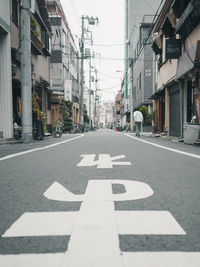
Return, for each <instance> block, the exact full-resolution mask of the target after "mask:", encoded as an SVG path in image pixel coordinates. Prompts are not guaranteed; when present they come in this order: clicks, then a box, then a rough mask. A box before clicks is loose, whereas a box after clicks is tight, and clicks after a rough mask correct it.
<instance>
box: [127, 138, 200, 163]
mask: <svg viewBox="0 0 200 267" xmlns="http://www.w3.org/2000/svg"><path fill="white" fill-rule="evenodd" d="M124 135H126V136H128V137H130V138H132V139H134V140H137V141H139V142H142V143H145V144H149V145H152V146H155V147H159V148H162V149H165V150H169V151H172V152H175V153H179V154H182V155H185V156H189V157H193V158H196V159H200V155H197V154H193V153H188V152H184V151H181V150H178V149H174V148H170V147H166V146H161V145H158V144H155V143H151V142H149V141H146V140H143V139H141V138H137V137H134V136H132V135H129V134H124Z"/></svg>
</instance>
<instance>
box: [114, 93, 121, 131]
mask: <svg viewBox="0 0 200 267" xmlns="http://www.w3.org/2000/svg"><path fill="white" fill-rule="evenodd" d="M120 125H121V92H118V94H117V95H116V98H115V105H114V127H115V128H116V127H119V126H120Z"/></svg>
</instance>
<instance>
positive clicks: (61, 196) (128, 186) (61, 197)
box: [44, 180, 153, 201]
mask: <svg viewBox="0 0 200 267" xmlns="http://www.w3.org/2000/svg"><path fill="white" fill-rule="evenodd" d="M113 184H121V185H124V187H125V190H126V192H125V193H120V194H113V193H112V185H113ZM88 186H89V187H90V188H93V193H91V192H90V194H89V195H88V194H86V193H85V194H83V195H76V194H72V193H71V192H70V191H68V190H67V189H66V188H65V187H64V186H62V185H61V184H59V183H58V182H54V183H53V184H52V185H51V186H50V187H49V188H48V189H47V190H46V191H45V192H44V196H45V197H46V198H48V199H51V200H57V201H109V200H110V201H123V200H125V201H126V200H135V199H141V198H147V197H150V196H151V195H153V190H152V189H151V187H150V186H149V185H148V184H145V183H142V182H137V181H132V180H90V181H89V182H88Z"/></svg>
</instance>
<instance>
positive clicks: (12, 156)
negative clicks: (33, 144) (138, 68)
mask: <svg viewBox="0 0 200 267" xmlns="http://www.w3.org/2000/svg"><path fill="white" fill-rule="evenodd" d="M83 136H84V135H79V136H76V137H73V138H71V139H68V140H65V141H62V142H59V143H55V144H51V145H48V146H44V147H38V148H34V149H30V150H26V151H23V152H19V153H15V154H12V155H8V156H5V157H2V158H0V161H3V160H6V159H11V158H15V157H18V156H21V155H25V154H29V153H32V152H35V151H39V150H43V149H47V148H51V147H55V146H59V145H61V144H64V143H67V142H70V141H72V140H75V139H78V138H81V137H83Z"/></svg>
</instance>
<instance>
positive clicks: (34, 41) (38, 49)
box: [31, 31, 44, 55]
mask: <svg viewBox="0 0 200 267" xmlns="http://www.w3.org/2000/svg"><path fill="white" fill-rule="evenodd" d="M43 47H44V45H43V43H42V42H41V41H40V40H39V39H38V38H37V36H35V34H34V32H33V31H31V49H32V51H33V52H34V53H35V54H36V55H43V53H42V50H43Z"/></svg>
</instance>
